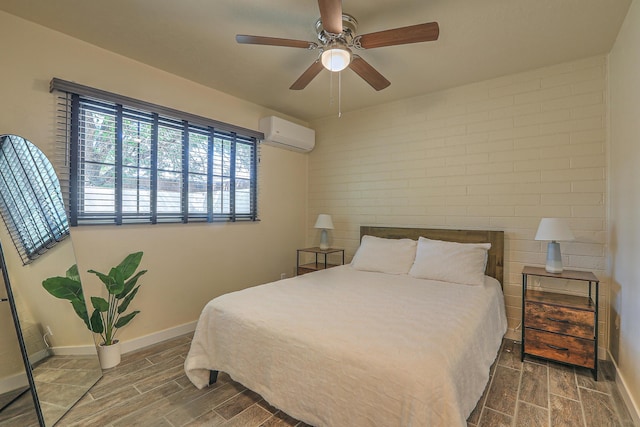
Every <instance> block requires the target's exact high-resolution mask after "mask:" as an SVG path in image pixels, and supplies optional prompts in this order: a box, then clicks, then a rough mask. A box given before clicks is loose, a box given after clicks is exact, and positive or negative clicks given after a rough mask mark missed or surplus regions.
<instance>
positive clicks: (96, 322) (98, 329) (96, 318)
mask: <svg viewBox="0 0 640 427" xmlns="http://www.w3.org/2000/svg"><path fill="white" fill-rule="evenodd" d="M90 321H91V330H92V331H93V332H95V333H96V334H101V333H103V332H104V325H103V324H102V318H101V317H100V312H99V311H98V310H95V311H94V312H93V314H92V315H91V319H90Z"/></svg>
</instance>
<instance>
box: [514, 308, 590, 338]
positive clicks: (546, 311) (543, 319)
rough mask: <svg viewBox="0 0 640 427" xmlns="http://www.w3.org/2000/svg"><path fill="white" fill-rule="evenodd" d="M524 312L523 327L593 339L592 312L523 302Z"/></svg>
mask: <svg viewBox="0 0 640 427" xmlns="http://www.w3.org/2000/svg"><path fill="white" fill-rule="evenodd" d="M524 310H525V314H524V321H525V324H524V326H525V327H526V328H535V329H540V330H543V331H549V332H558V333H562V334H566V335H573V336H574V337H580V338H586V339H594V337H595V314H594V312H593V311H589V310H577V309H573V308H569V307H560V306H556V305H550V304H542V303H538V302H530V301H526V302H525V305H524Z"/></svg>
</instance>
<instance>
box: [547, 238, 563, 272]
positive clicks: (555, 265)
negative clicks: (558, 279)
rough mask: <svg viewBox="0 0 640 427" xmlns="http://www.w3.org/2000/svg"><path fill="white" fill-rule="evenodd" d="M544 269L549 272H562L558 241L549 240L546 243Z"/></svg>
mask: <svg viewBox="0 0 640 427" xmlns="http://www.w3.org/2000/svg"><path fill="white" fill-rule="evenodd" d="M545 270H547V272H549V273H562V254H561V253H560V243H558V242H549V244H548V245H547V265H546V266H545Z"/></svg>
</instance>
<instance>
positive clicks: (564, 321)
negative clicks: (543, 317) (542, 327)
mask: <svg viewBox="0 0 640 427" xmlns="http://www.w3.org/2000/svg"><path fill="white" fill-rule="evenodd" d="M547 320H551V321H552V322H558V323H571V322H570V321H569V320H566V319H556V318H555V317H547Z"/></svg>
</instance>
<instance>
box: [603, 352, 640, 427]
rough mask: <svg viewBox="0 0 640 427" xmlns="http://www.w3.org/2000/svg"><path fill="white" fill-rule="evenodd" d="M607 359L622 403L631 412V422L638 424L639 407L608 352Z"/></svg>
mask: <svg viewBox="0 0 640 427" xmlns="http://www.w3.org/2000/svg"><path fill="white" fill-rule="evenodd" d="M609 360H610V361H611V363H613V367H614V368H615V370H616V386H618V391H619V392H620V394H621V395H622V399H623V400H624V403H625V404H626V405H627V409H628V410H629V414H631V418H632V419H633V424H634V425H637V426H640V408H638V405H637V404H636V402H634V400H633V398H632V397H631V393H629V388H628V387H627V383H626V382H625V380H624V378H623V377H622V375H620V370H619V369H618V365H617V364H616V361H615V359H614V358H613V357H612V356H611V353H609Z"/></svg>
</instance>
